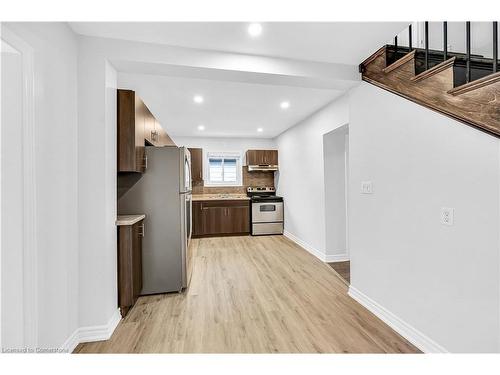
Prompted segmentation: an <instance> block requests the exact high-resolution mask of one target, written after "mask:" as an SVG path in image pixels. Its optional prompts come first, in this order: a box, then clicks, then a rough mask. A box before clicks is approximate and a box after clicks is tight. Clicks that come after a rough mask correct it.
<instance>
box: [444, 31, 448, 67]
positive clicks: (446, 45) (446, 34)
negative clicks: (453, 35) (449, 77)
mask: <svg viewBox="0 0 500 375" xmlns="http://www.w3.org/2000/svg"><path fill="white" fill-rule="evenodd" d="M443 58H444V61H446V60H448V22H446V21H444V22H443Z"/></svg>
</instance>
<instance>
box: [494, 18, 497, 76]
mask: <svg viewBox="0 0 500 375" xmlns="http://www.w3.org/2000/svg"><path fill="white" fill-rule="evenodd" d="M496 72H498V22H497V21H495V22H493V73H496Z"/></svg>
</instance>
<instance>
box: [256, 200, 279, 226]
mask: <svg viewBox="0 0 500 375" xmlns="http://www.w3.org/2000/svg"><path fill="white" fill-rule="evenodd" d="M280 221H283V202H253V203H252V223H273V222H280Z"/></svg>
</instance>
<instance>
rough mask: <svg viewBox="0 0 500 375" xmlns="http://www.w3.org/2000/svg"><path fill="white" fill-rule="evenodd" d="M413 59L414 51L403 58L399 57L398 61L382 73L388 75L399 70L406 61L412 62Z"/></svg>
mask: <svg viewBox="0 0 500 375" xmlns="http://www.w3.org/2000/svg"><path fill="white" fill-rule="evenodd" d="M414 57H415V50H413V51H411V52H410V53H409V54H407V55H405V56H404V57H401V58H400V59H398V60H396V61H395V62H393V63H392V64H391V65H389V66H388V67H386V68H384V69H383V70H382V71H383V72H384V73H390V72H392V71H393V70H395V69H397V68H399V67H400V66H401V65H403V64H406V63H407V62H408V61H411V60H413V58H414Z"/></svg>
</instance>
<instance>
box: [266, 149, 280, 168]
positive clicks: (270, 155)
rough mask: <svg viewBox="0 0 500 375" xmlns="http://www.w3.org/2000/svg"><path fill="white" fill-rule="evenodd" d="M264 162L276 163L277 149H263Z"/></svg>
mask: <svg viewBox="0 0 500 375" xmlns="http://www.w3.org/2000/svg"><path fill="white" fill-rule="evenodd" d="M263 157H264V163H265V164H269V165H278V151H277V150H265V151H263Z"/></svg>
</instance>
